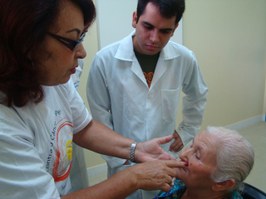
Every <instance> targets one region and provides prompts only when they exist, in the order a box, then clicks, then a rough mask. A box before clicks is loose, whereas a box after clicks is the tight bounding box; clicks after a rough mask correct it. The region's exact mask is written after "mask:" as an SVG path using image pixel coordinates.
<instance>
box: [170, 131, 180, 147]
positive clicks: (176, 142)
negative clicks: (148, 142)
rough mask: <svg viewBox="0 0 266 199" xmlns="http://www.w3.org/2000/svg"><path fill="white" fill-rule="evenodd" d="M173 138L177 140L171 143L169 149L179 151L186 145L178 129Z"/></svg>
mask: <svg viewBox="0 0 266 199" xmlns="http://www.w3.org/2000/svg"><path fill="white" fill-rule="evenodd" d="M173 138H174V140H175V141H174V142H173V143H172V144H171V145H170V147H169V151H173V152H178V151H180V150H181V149H182V148H183V147H184V144H183V142H182V140H181V138H180V136H179V135H178V133H177V132H176V131H175V132H174V133H173Z"/></svg>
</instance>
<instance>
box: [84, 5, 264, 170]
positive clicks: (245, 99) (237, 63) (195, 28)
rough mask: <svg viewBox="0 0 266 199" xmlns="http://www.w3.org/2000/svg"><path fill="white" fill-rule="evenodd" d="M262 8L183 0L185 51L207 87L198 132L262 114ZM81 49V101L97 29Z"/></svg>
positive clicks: (94, 159) (90, 157)
mask: <svg viewBox="0 0 266 199" xmlns="http://www.w3.org/2000/svg"><path fill="white" fill-rule="evenodd" d="M265 8H266V1H265V0H186V11H185V15H184V18H183V39H184V45H185V46H187V47H188V48H190V49H192V50H193V51H194V52H195V54H196V56H197V58H198V61H199V64H200V66H201V68H202V73H203V75H204V78H205V80H206V83H207V84H208V87H209V95H208V103H207V108H206V111H205V117H204V121H203V125H202V127H206V126H207V125H229V124H232V123H236V122H238V121H242V120H245V119H248V118H252V117H254V116H258V115H262V114H264V113H265V112H266V78H265V74H266V45H265V44H266V12H265ZM85 45H86V49H87V53H88V55H87V58H86V60H85V67H86V69H85V70H84V73H83V75H82V79H81V86H80V90H79V91H80V93H81V95H82V97H83V98H84V101H86V94H85V87H86V81H87V75H88V71H89V68H88V67H89V64H90V63H91V59H92V58H93V56H94V55H95V52H96V51H97V49H98V44H97V29H96V25H94V26H93V28H92V29H91V30H90V32H89V34H88V36H87V38H86V41H85ZM180 116H181V114H180ZM86 160H87V165H88V166H94V165H97V164H100V163H103V162H104V161H103V160H102V159H101V157H100V156H99V155H97V154H95V153H92V152H86Z"/></svg>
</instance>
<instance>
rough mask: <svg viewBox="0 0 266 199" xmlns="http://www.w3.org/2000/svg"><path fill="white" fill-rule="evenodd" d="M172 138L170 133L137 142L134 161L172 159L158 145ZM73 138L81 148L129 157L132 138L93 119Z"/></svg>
mask: <svg viewBox="0 0 266 199" xmlns="http://www.w3.org/2000/svg"><path fill="white" fill-rule="evenodd" d="M172 138H173V137H172V135H170V136H166V137H162V138H156V139H153V140H150V141H147V142H140V143H138V144H137V147H136V150H135V161H136V162H145V161H151V160H156V159H164V160H169V159H173V157H171V156H170V155H169V154H168V153H166V152H165V151H164V150H163V149H162V148H161V146H160V145H162V144H165V143H168V142H169V141H171V139H172ZM73 140H74V142H75V143H77V144H78V145H80V146H81V147H83V148H86V149H89V150H92V151H94V152H97V153H100V154H105V155H110V156H116V157H120V158H124V159H129V153H130V146H131V144H132V143H133V142H134V140H132V139H129V138H125V137H123V136H122V135H120V134H118V133H116V132H114V131H113V130H111V129H109V128H107V127H106V126H104V125H103V124H101V123H99V122H97V121H94V120H92V121H91V122H90V123H89V124H88V125H87V126H86V127H85V128H84V129H83V130H82V131H81V132H79V133H77V134H75V135H74V138H73Z"/></svg>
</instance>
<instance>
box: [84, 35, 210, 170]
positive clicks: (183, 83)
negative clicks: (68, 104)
mask: <svg viewBox="0 0 266 199" xmlns="http://www.w3.org/2000/svg"><path fill="white" fill-rule="evenodd" d="M133 34H134V33H133ZM207 90H208V89H207V86H206V84H205V83H204V80H203V78H202V75H201V72H200V69H199V66H198V63H197V60H196V58H195V56H194V54H193V52H192V51H190V50H188V49H187V48H185V47H184V46H182V45H179V44H176V43H174V42H172V41H169V42H168V44H167V45H166V46H165V47H164V49H163V50H162V51H161V53H160V56H159V59H158V62H157V65H156V69H155V72H154V76H153V79H152V83H151V86H150V88H149V87H148V84H147V82H146V79H145V77H144V75H143V72H142V69H141V67H140V65H139V62H138V60H137V58H136V56H135V54H134V51H133V43H132V34H130V35H129V36H127V37H126V38H124V39H122V40H121V41H119V42H116V43H114V44H111V45H109V46H107V47H105V48H103V49H102V50H101V51H99V52H98V53H97V54H96V57H95V58H94V61H93V63H92V66H91V71H90V75H89V79H88V84H87V98H88V102H89V106H90V109H91V113H92V116H93V118H94V119H96V120H99V121H101V122H103V123H104V124H106V125H107V126H108V127H110V128H112V129H113V130H115V131H117V132H119V133H120V134H122V135H124V136H125V137H129V138H132V139H133V140H135V141H136V142H142V141H146V140H150V139H152V138H155V137H161V136H165V135H170V134H172V133H173V132H174V130H176V131H177V132H178V133H179V135H180V137H181V139H182V141H183V143H184V144H186V143H188V142H189V141H190V140H191V139H193V137H194V135H195V134H196V132H197V131H198V130H199V126H200V124H201V121H202V117H203V112H204V107H205V103H206V95H207ZM182 91H183V93H184V98H183V121H182V122H181V123H180V124H179V125H178V126H176V121H177V112H178V104H179V102H178V101H179V98H180V93H181V92H182ZM168 148H169V144H167V145H165V146H164V149H165V150H168ZM104 159H105V160H106V161H107V164H108V166H109V174H113V173H115V172H117V171H118V170H121V169H123V168H122V167H121V166H122V165H123V164H124V163H125V160H123V159H119V158H114V157H107V156H104ZM123 167H124V166H123ZM125 167H127V166H125Z"/></svg>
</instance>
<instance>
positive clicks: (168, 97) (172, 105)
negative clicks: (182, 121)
mask: <svg viewBox="0 0 266 199" xmlns="http://www.w3.org/2000/svg"><path fill="white" fill-rule="evenodd" d="M179 90H180V89H179V88H177V89H162V90H161V99H162V114H163V120H164V122H166V123H172V122H175V121H176V117H177V107H178V98H179Z"/></svg>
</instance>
